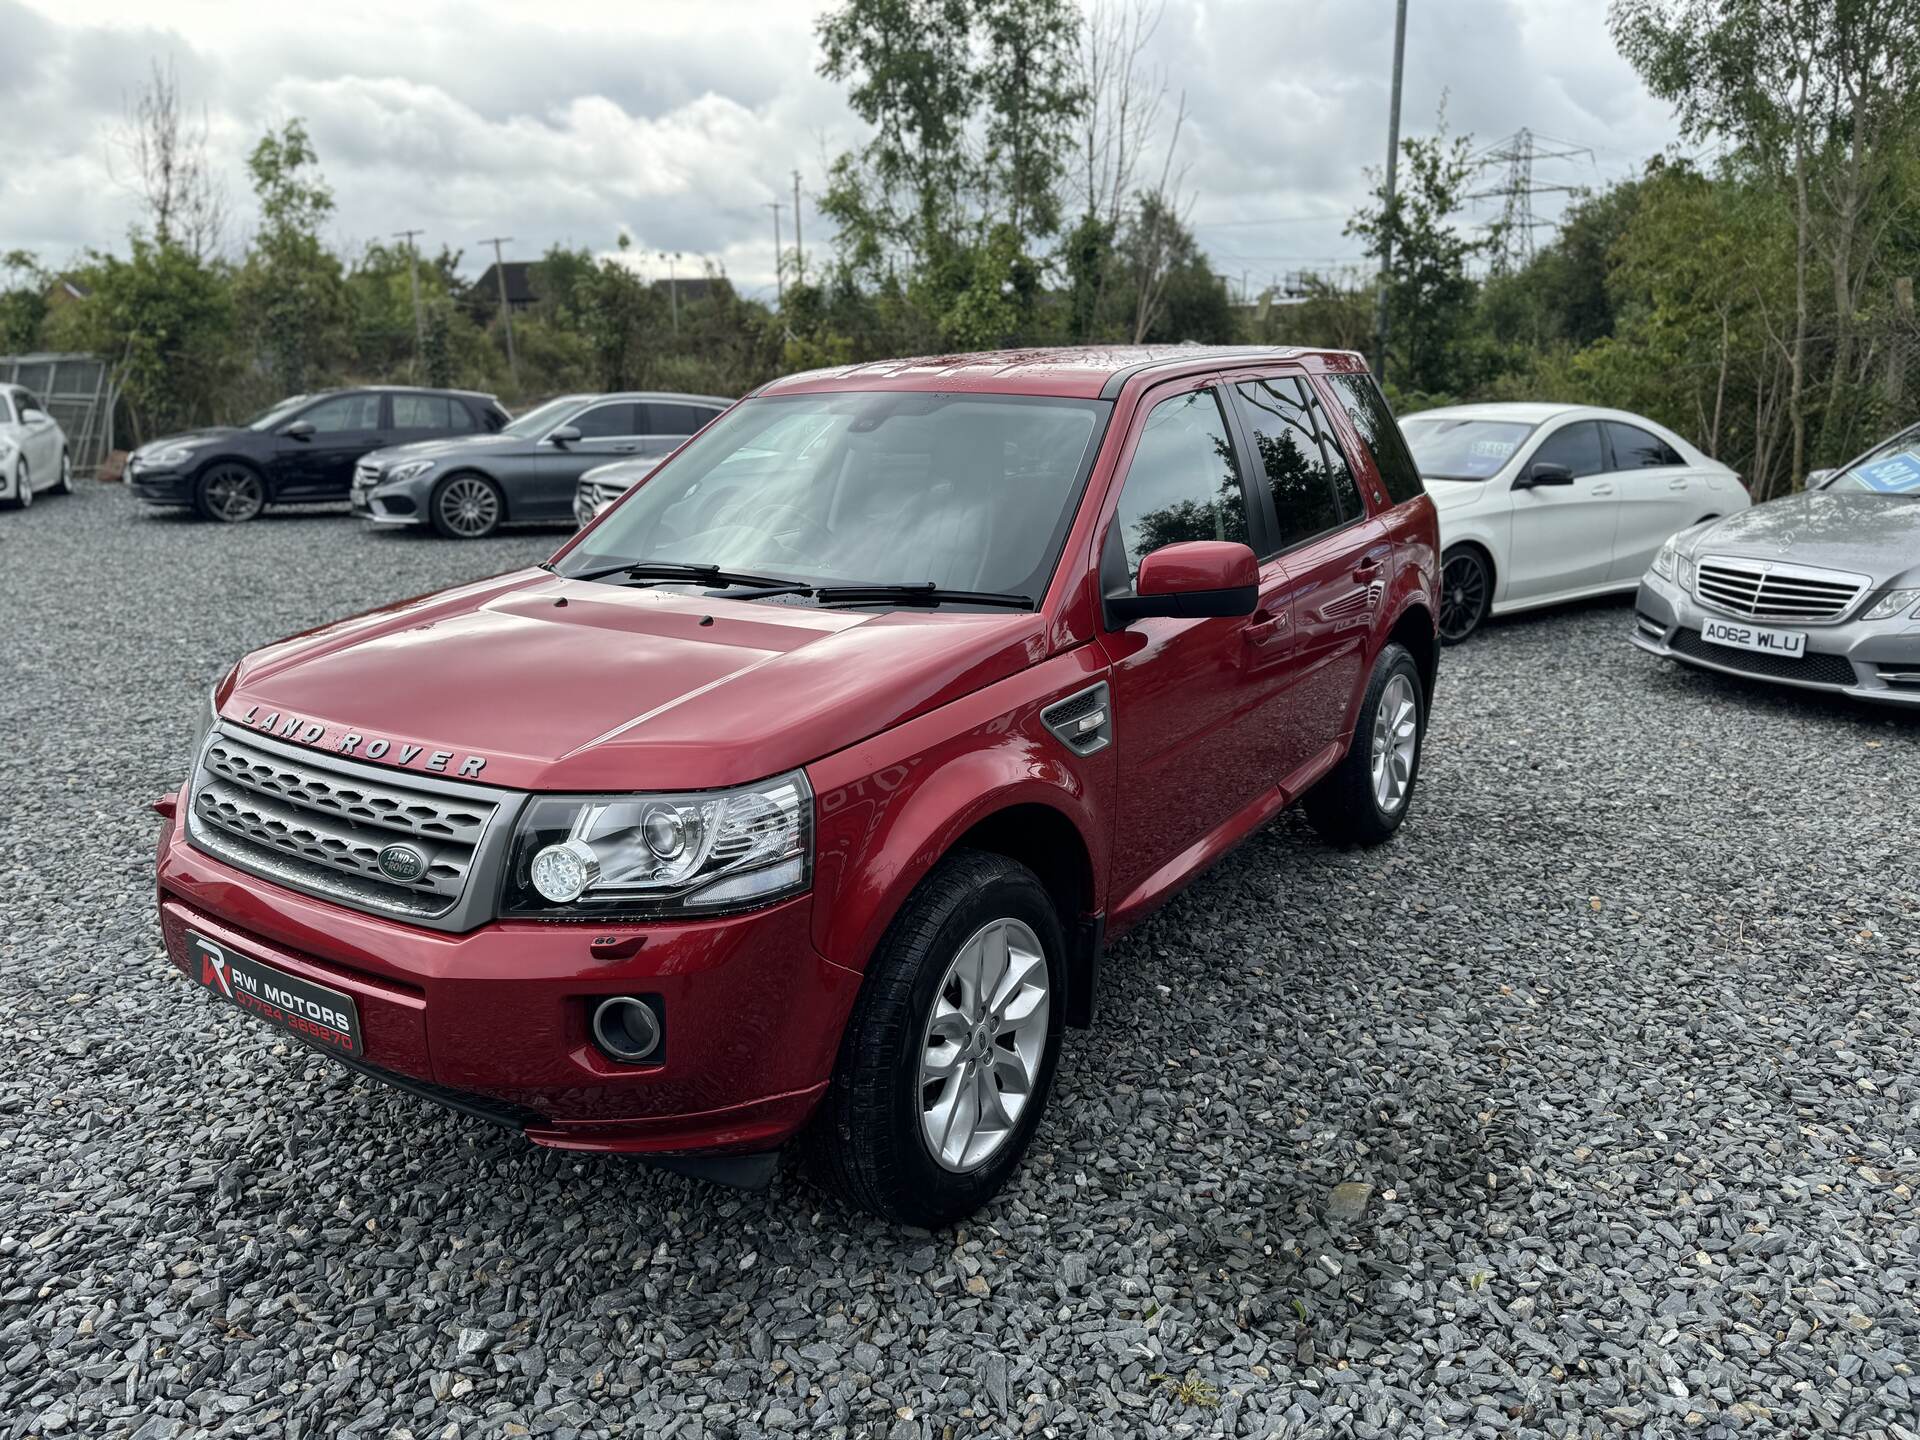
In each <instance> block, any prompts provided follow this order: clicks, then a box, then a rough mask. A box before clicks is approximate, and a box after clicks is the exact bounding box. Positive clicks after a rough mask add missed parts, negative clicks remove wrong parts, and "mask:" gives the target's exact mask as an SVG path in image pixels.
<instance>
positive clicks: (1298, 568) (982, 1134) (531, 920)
mask: <svg viewBox="0 0 1920 1440" xmlns="http://www.w3.org/2000/svg"><path fill="white" fill-rule="evenodd" d="M1437 540H1438V533H1437V526H1436V520H1435V512H1434V507H1433V504H1432V502H1431V501H1430V500H1429V499H1428V498H1427V497H1426V494H1425V493H1424V491H1423V490H1422V488H1421V484H1420V479H1419V476H1418V474H1417V473H1416V472H1415V469H1414V466H1413V461H1412V458H1411V456H1410V455H1409V454H1408V452H1407V449H1406V446H1405V444H1404V443H1403V441H1402V439H1401V436H1400V433H1399V430H1398V428H1397V426H1396V425H1395V423H1394V419H1393V416H1392V414H1391V412H1390V411H1389V410H1388V408H1387V405H1386V402H1385V400H1384V399H1383V398H1382V397H1381V395H1380V392H1379V390H1378V389H1377V388H1376V387H1375V385H1374V383H1373V381H1372V379H1371V377H1369V376H1368V374H1367V372H1366V367H1365V365H1364V364H1363V363H1362V361H1361V360H1360V359H1359V357H1358V356H1355V355H1351V354H1346V353H1343V352H1337V351H1313V350H1280V349H1270V348H1248V349H1206V348H1194V347H1184V346H1183V347H1170V348H1164V349H1156V348H1127V349H1117V350H1065V351H1044V352H1022V353H1019V354H1006V355H973V356H968V355H961V356H939V357H933V358H929V359H921V360H902V361H895V362H888V363H884V364H873V365H859V366H851V367H847V368H844V369H836V370H824V371H818V372H814V373H810V374H806V375H798V376H793V377H790V378H787V379H784V380H779V381H776V382H774V383H772V384H769V385H767V386H765V387H764V388H762V389H761V390H760V391H759V392H758V393H756V394H754V395H751V396H748V397H747V398H746V399H744V400H742V401H741V402H739V403H738V404H736V405H734V406H733V407H732V408H730V409H729V410H727V411H726V413H725V414H723V415H721V416H720V417H719V418H718V419H716V420H714V421H713V423H712V424H710V425H708V426H707V427H706V428H705V429H704V430H702V431H701V432H700V433H699V434H698V435H697V436H695V437H694V438H693V439H692V440H690V441H689V442H688V443H687V444H686V445H685V446H684V447H683V448H682V449H680V450H678V451H677V452H675V454H674V455H673V456H672V457H671V458H670V459H668V460H666V461H665V462H664V463H663V464H661V465H660V467H659V468H658V469H657V470H655V471H654V472H653V473H652V474H651V475H650V476H649V477H648V479H647V482H646V483H645V484H644V485H640V486H637V487H635V488H632V489H630V490H627V491H626V492H625V493H624V494H623V495H621V496H620V497H619V498H618V499H616V500H614V501H613V502H612V503H611V505H610V506H609V507H608V508H607V509H606V510H605V511H604V512H603V513H601V514H600V515H599V516H598V517H597V518H595V519H593V520H592V521H591V523H590V524H588V525H587V526H586V528H585V529H583V530H582V531H581V532H580V533H579V534H578V535H576V536H574V537H573V538H572V539H571V540H570V541H569V542H568V543H567V544H566V545H565V546H563V547H562V548H561V549H560V551H559V552H558V553H557V554H555V555H554V556H553V558H552V559H551V560H550V561H549V562H547V563H546V564H544V565H541V566H538V567H533V568H529V569H525V570H521V571H517V572H514V573H511V574H507V575H502V576H496V577H493V578H491V579H487V580H482V581H479V582H476V583H473V584H469V585H465V586H462V587H460V588H457V589H453V590H448V591H446V592H443V593H441V594H439V595H432V596H427V597H424V598H421V599H417V600H411V601H407V602H405V603H404V604H401V605H397V606H394V607H392V608H390V609H388V610H384V611H379V612H375V613H373V614H370V615H366V616H362V617H359V618H357V619H354V620H351V621H343V622H341V623H340V624H338V625H335V626H331V627H326V628H322V629H320V630H316V631H312V632H309V633H307V634H304V635H300V636H296V637H294V638H292V639H290V640H285V641H282V642H280V643H279V644H277V645H274V646H271V647H268V648H267V649H266V650H263V651H260V652H257V653H256V654H254V655H252V656H249V657H247V658H245V659H243V660H241V661H240V662H239V663H238V664H237V665H236V666H234V668H233V669H232V671H231V672H229V674H228V675H227V676H226V678H225V679H223V680H222V681H221V683H220V684H219V685H218V686H217V687H216V688H215V691H214V693H213V694H212V696H211V697H210V700H209V704H208V706H207V710H206V713H205V715H204V716H203V720H202V725H203V734H202V737H201V739H200V741H199V743H198V744H197V746H196V748H195V750H194V753H193V756H192V761H191V765H190V770H189V775H188V779H187V781H186V784H185V785H184V787H183V789H182V792H181V794H180V795H179V796H178V797H177V799H175V800H171V801H169V802H166V803H163V804H162V805H161V807H160V808H161V810H162V812H163V813H165V814H167V815H168V816H169V817H170V818H169V822H168V825H167V827H166V830H165V833H164V835H163V837H162V840H161V844H160V854H159V861H158V882H159V907H160V921H161V930H162V934H163V936H164V939H165V942H166V946H167V951H168V954H169V956H170V957H171V959H172V960H173V962H174V963H175V964H176V965H177V966H179V967H180V968H181V969H182V970H183V971H184V972H185V973H186V974H187V975H188V976H189V977H190V978H191V979H192V980H193V981H195V982H196V983H198V984H199V985H201V986H202V987H204V988H205V989H207V990H208V991H209V993H210V994H212V995H214V996H215V997H216V998H217V999H219V1000H223V1001H226V1002H229V1003H231V1004H233V1005H236V1006H238V1007H240V1008H242V1009H244V1010H246V1011H247V1012H248V1013H249V1014H250V1015H252V1016H254V1017H255V1018H256V1019H258V1020H261V1021H264V1022H265V1023H268V1024H270V1025H274V1026H277V1027H279V1028H281V1029H283V1030H284V1031H286V1032H287V1033H288V1034H290V1035H292V1036H294V1037H296V1038H298V1039H300V1040H302V1041H303V1042H305V1043H307V1044H309V1045H311V1046H313V1047H314V1048H316V1049H318V1050H322V1051H326V1052H328V1053H331V1054H334V1055H336V1056H338V1057H339V1058H341V1059H342V1060H344V1061H348V1062H350V1063H352V1064H354V1065H355V1066H356V1067H358V1068H360V1069H361V1070H363V1071H364V1072H366V1073H368V1074H370V1075H373V1076H375V1077H377V1078H382V1079H385V1080H388V1081H390V1082H392V1083H393V1084H395V1085H398V1086H400V1087H402V1088H404V1089H408V1090H411V1091H413V1092H414V1093H415V1094H417V1095H419V1096H422V1097H423V1098H427V1099H432V1100H436V1101H439V1102H441V1103H445V1104H448V1105H451V1106H453V1107H454V1108H456V1109H458V1110H460V1111H463V1112H465V1113H466V1114H468V1115H475V1116H482V1117H485V1118H488V1119H492V1120H496V1121H498V1122H499V1123H501V1124H504V1125H510V1126H512V1127H513V1128H515V1129H516V1130H518V1131H520V1132H521V1133H522V1134H524V1135H525V1136H526V1138H528V1139H529V1140H531V1141H533V1142H534V1143H536V1144H540V1145H546V1146H555V1147H559V1148H563V1149H572V1150H579V1151H597V1152H603V1153H614V1152H617V1153H623V1154H631V1155H638V1156H642V1157H645V1158H647V1159H649V1160H651V1161H653V1162H655V1163H657V1164H660V1165H665V1166H669V1167H673V1168H677V1169H680V1170H683V1171H687V1172H689V1173H694V1174H698V1175H701V1176H703V1177H706V1178H709V1179H716V1180H725V1181H730V1182H733V1183H738V1184H757V1183H762V1182H764V1181H765V1180H766V1179H767V1178H768V1177H769V1176H770V1175H771V1174H772V1171H773V1169H774V1165H775V1156H776V1152H777V1151H778V1150H779V1149H780V1147H782V1146H783V1145H784V1144H786V1143H787V1142H788V1141H790V1140H797V1141H799V1142H800V1143H801V1144H802V1145H803V1146H804V1147H805V1149H806V1151H807V1153H808V1158H809V1164H810V1170H811V1173H812V1174H813V1175H814V1176H815V1178H816V1179H817V1180H818V1181H819V1183H821V1184H823V1185H825V1186H826V1187H828V1188H829V1189H831V1190H833V1191H834V1192H836V1193H838V1194H839V1195H841V1196H843V1197H844V1198H845V1199H847V1200H848V1201H850V1202H851V1203H853V1204H856V1205H859V1206H863V1207H865V1208H867V1209H869V1210H871V1211H873V1212H875V1213H877V1214H880V1215H883V1216H886V1217H889V1218H891V1219H893V1220H896V1221H900V1222H904V1223H910V1224H914V1225H922V1226H937V1225H942V1224H945V1223H948V1222H950V1221H952V1220H955V1219H957V1218H959V1217H961V1216H964V1215H966V1214H968V1213H970V1212H971V1211H973V1210H974V1209H976V1208H977V1207H978V1206H980V1205H981V1204H982V1203H983V1202H984V1201H985V1200H986V1199H987V1198H988V1197H990V1196H991V1195H992V1194H993V1193H994V1192H995V1191H996V1190H997V1189H998V1188H999V1187H1000V1186H1001V1185H1002V1184H1003V1183H1004V1182H1005V1181H1006V1180H1007V1178H1008V1177H1009V1176H1010V1175H1011V1174H1013V1173H1014V1171H1015V1169H1016V1167H1017V1166H1018V1165H1019V1163H1020V1158H1021V1155H1022V1153H1023V1152H1024V1150H1025V1149H1026V1146H1027V1144H1028V1142H1029V1140H1030V1139H1031V1137H1032V1136H1033V1134H1034V1133H1035V1130H1036V1128H1037V1126H1038V1125H1039V1122H1040V1118H1041V1115H1042V1112H1043V1111H1044V1109H1045V1107H1046V1104H1047V1101H1048V1096H1049V1094H1050V1091H1051V1088H1052V1083H1053V1078H1054V1071H1055V1067H1056V1065H1057V1064H1058V1063H1059V1059H1060V1055H1061V1050H1062V1045H1061V1036H1062V1033H1063V1031H1064V1029H1065V1028H1066V1027H1068V1026H1087V1025H1091V1024H1093V1023H1095V1022H1096V1020H1097V1018H1098V1013H1099V984H1100V974H1101V956H1102V953H1103V951H1104V948H1105V946H1106V943H1107V941H1108V940H1109V939H1111V938H1112V937H1114V936H1116V935H1118V934H1120V933H1122V932H1124V931H1126V930H1127V929H1129V928H1130V927H1132V926H1133V925H1135V924H1137V923H1139V922H1140V921H1141V920H1142V919H1143V918H1144V917H1146V916H1148V915H1150V914H1151V913H1153V911H1154V910H1155V909H1156V908H1157V907H1159V906H1160V905H1162V904H1164V903H1165V902H1166V901H1167V899H1168V898H1169V897H1170V896H1172V895H1173V894H1174V893H1176V892H1177V891H1178V890H1179V889H1180V888H1181V887H1182V886H1184V885H1186V884H1188V883H1189V882H1191V881H1192V880H1193V879H1194V878H1195V877H1196V876H1198V875H1199V874H1201V873H1202V872H1204V871H1205V870H1206V869H1207V867H1209V866H1210V865H1212V864H1213V863H1214V862H1215V861H1217V860H1218V859H1219V858H1220V857H1221V856H1222V855H1224V854H1226V853H1227V852H1228V851H1229V850H1231V849H1232V848H1233V847H1234V846H1235V845H1236V844H1238V843H1239V842H1240V841H1241V840H1243V839H1244V838H1246V837H1247V836H1248V835H1250V834H1252V833H1253V832H1254V831H1255V830H1257V829H1258V828H1259V827H1260V826H1262V825H1264V824H1265V823H1266V822H1268V821H1269V820H1271V819H1272V818H1273V817H1274V816H1275V815H1277V814H1278V813H1280V812H1281V811H1282V810H1283V809H1285V808H1287V807H1288V806H1291V805H1293V804H1295V803H1298V804H1299V805H1300V806H1301V807H1302V808H1303V809H1304V811H1305V813H1306V815H1307V818H1308V819H1309V820H1310V821H1311V822H1312V824H1313V825H1314V826H1315V827H1316V828H1317V829H1318V830H1319V831H1320V832H1321V834H1323V835H1324V836H1326V837H1327V838H1328V839H1329V840H1330V841H1332V842H1334V843H1336V844H1341V845H1378V844H1381V843H1384V842H1386V841H1388V840H1390V839H1391V838H1392V836H1393V835H1394V833H1395V831H1396V830H1397V829H1398V827H1399V826H1400V825H1401V823H1402V822H1403V821H1404V820H1405V819H1406V817H1407V815H1408V814H1409V812H1410V810H1411V808H1412V805H1413V800H1414V794H1415V789H1416V785H1417V783H1418V780H1419V774H1420V757H1421V745H1422V742H1423V739H1424V737H1425V733H1426V725H1427V716H1428V711H1429V707H1430V705H1431V703H1432V700H1433V695H1434V681H1435V670H1436V665H1437V662H1438V656H1439V643H1438V637H1437V632H1436V625H1435V616H1436V614H1437V610H1438V606H1437V594H1436V589H1437V579H1436V577H1437V572H1438V550H1437ZM1306 898H1308V899H1309V901H1310V897H1306Z"/></svg>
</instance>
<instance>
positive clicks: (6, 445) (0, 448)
mask: <svg viewBox="0 0 1920 1440" xmlns="http://www.w3.org/2000/svg"><path fill="white" fill-rule="evenodd" d="M12 453H13V441H12V440H10V439H8V438H7V437H6V436H5V435H0V458H4V457H6V456H8V455H11V454H12Z"/></svg>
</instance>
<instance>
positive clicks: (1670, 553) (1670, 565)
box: [1653, 540, 1680, 580]
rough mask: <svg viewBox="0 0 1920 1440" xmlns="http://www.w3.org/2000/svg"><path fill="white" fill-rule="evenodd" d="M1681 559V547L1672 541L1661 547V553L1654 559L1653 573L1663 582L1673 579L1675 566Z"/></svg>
mask: <svg viewBox="0 0 1920 1440" xmlns="http://www.w3.org/2000/svg"><path fill="white" fill-rule="evenodd" d="M1679 558H1680V547H1679V546H1678V545H1676V544H1674V542H1673V541H1672V540H1668V541H1667V543H1666V544H1664V545H1662V546H1661V547H1660V553H1659V554H1657V555H1655V556H1654V557H1653V573H1654V574H1656V575H1658V576H1659V577H1660V578H1661V579H1662V580H1671V579H1673V571H1674V565H1675V563H1676V562H1677V561H1678V560H1679Z"/></svg>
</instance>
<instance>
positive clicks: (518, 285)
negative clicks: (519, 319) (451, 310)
mask: <svg viewBox="0 0 1920 1440" xmlns="http://www.w3.org/2000/svg"><path fill="white" fill-rule="evenodd" d="M539 263H540V262H539V261H537V260H508V261H506V262H505V263H504V264H498V265H489V266H487V268H486V269H485V270H484V271H482V272H481V275H480V278H479V279H478V280H476V281H474V282H473V287H472V288H471V289H470V290H468V291H467V302H468V304H469V305H471V306H472V307H473V309H474V310H475V312H476V313H480V314H485V313H486V312H488V311H490V310H497V309H498V308H499V307H500V276H501V275H502V274H504V275H505V276H506V280H507V309H509V310H511V311H512V312H513V313H514V314H516V315H517V314H519V313H520V312H521V311H522V310H531V309H532V308H533V305H534V301H536V300H537V299H538V298H539V296H538V295H536V294H535V293H534V288H533V267H534V266H535V265H537V264H539Z"/></svg>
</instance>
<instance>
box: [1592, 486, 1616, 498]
mask: <svg viewBox="0 0 1920 1440" xmlns="http://www.w3.org/2000/svg"><path fill="white" fill-rule="evenodd" d="M1593 493H1594V494H1595V495H1611V494H1612V493H1613V486H1612V485H1611V484H1608V485H1596V486H1594V487H1593Z"/></svg>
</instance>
